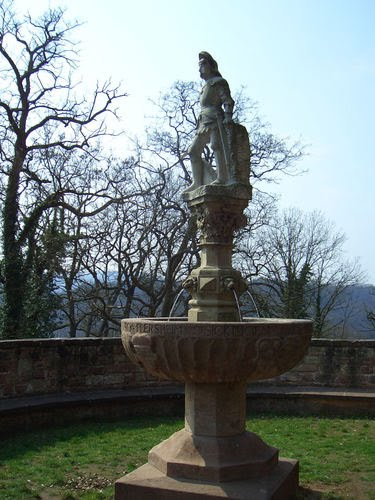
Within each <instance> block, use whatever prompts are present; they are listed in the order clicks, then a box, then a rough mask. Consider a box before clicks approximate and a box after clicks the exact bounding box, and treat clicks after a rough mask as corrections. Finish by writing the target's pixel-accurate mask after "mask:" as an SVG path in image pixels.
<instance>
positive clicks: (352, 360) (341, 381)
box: [263, 339, 375, 390]
mask: <svg viewBox="0 0 375 500" xmlns="http://www.w3.org/2000/svg"><path fill="white" fill-rule="evenodd" d="M266 382H267V383H272V384H275V385H285V384H288V385H302V386H303V385H307V386H315V387H316V386H318V387H322V386H328V387H348V388H362V389H369V390H374V389H375V340H353V341H350V340H329V339H313V340H312V341H311V345H310V348H309V351H308V353H307V355H306V356H305V358H304V359H303V361H302V362H301V363H300V364H299V365H297V366H296V367H295V368H293V369H292V370H290V371H289V372H287V373H284V374H283V375H281V376H280V377H276V378H274V379H270V380H267V381H266ZM263 383H264V382H263Z"/></svg>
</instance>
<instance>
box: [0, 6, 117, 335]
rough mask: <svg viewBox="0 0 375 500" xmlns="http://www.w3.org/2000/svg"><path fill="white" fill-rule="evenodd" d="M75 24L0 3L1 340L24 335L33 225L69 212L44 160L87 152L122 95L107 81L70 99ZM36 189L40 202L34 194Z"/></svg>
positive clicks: (55, 15)
mask: <svg viewBox="0 0 375 500" xmlns="http://www.w3.org/2000/svg"><path fill="white" fill-rule="evenodd" d="M76 27H77V24H69V23H67V22H65V20H64V13H63V11H62V10H61V9H57V10H49V11H48V12H46V13H45V14H44V15H43V16H41V17H40V18H38V19H34V18H31V17H30V16H29V15H26V16H24V17H23V18H21V19H19V18H17V17H16V15H15V14H14V12H13V11H12V2H10V1H4V2H2V4H1V6H0V74H1V78H2V83H3V87H2V88H3V90H2V94H1V98H0V158H1V163H2V165H1V174H2V176H3V178H2V183H3V186H4V196H3V214H2V220H3V232H2V245H3V281H4V300H5V307H4V321H3V323H4V324H3V337H4V338H12V337H17V336H21V335H22V331H21V330H22V321H23V318H24V317H25V303H26V295H27V286H28V280H29V278H30V276H31V274H30V272H31V271H30V269H31V267H30V265H29V262H30V258H31V256H32V254H33V252H30V247H29V244H30V242H34V243H35V242H36V241H37V240H36V238H35V237H34V236H33V235H34V234H35V228H36V227H37V225H38V222H39V221H40V219H41V217H42V216H43V214H45V213H46V211H49V210H51V209H54V208H56V207H59V206H63V207H65V209H67V210H70V209H71V207H70V205H69V202H68V201H67V200H66V194H65V193H64V191H63V190H62V188H61V186H59V185H58V184H57V185H55V184H54V183H53V181H52V180H51V178H50V177H49V176H45V173H46V171H45V170H43V169H42V168H41V165H42V164H44V165H45V161H42V160H46V159H47V158H50V159H51V158H52V155H55V154H56V151H58V150H60V151H65V152H68V151H74V150H81V151H83V152H84V151H89V150H90V147H91V144H92V141H93V140H96V139H98V138H100V137H102V136H104V135H106V134H107V133H108V131H107V129H106V126H105V123H104V117H105V115H107V114H108V113H112V114H114V113H115V109H114V107H113V106H114V102H115V101H116V100H117V99H119V98H122V97H123V96H124V95H125V94H124V93H122V92H121V91H120V90H119V89H118V88H116V87H114V88H113V87H111V84H110V82H106V83H104V84H103V85H101V86H99V85H97V87H96V89H95V90H94V92H93V95H92V97H91V99H90V100H88V99H86V98H78V97H75V96H74V92H75V84H74V82H73V79H72V71H73V69H74V67H75V59H76V56H77V52H76V50H75V46H74V44H73V43H72V41H71V37H70V34H71V32H72V30H74V29H75V28H76ZM46 187H48V189H45V188H46ZM36 191H38V193H39V197H38V198H37V199H35V198H32V194H34V193H35V192H36ZM95 210H97V209H94V211H95ZM72 211H73V212H74V207H73V208H72ZM27 254H29V255H27ZM28 257H29V259H28Z"/></svg>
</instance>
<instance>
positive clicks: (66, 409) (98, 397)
mask: <svg viewBox="0 0 375 500" xmlns="http://www.w3.org/2000/svg"><path fill="white" fill-rule="evenodd" d="M247 409H248V413H249V415H250V416H251V414H257V413H273V414H286V415H294V416H306V415H315V416H318V417H325V416H328V417H332V416H340V417H370V418H373V417H374V416H375V392H370V391H366V390H347V389H343V388H337V387H324V388H322V387H320V388H317V387H302V386H285V387H280V386H269V385H267V386H262V385H260V384H258V385H251V386H249V387H248V390H247ZM183 413H184V388H183V386H172V385H171V386H164V387H138V388H128V389H124V390H113V391H88V392H83V393H59V394H48V395H40V396H29V397H23V398H11V399H4V400H1V401H0V435H9V433H12V432H19V431H21V430H32V429H37V428H40V427H46V426H55V425H66V424H69V423H73V422H82V421H86V420H95V421H97V420H98V419H102V420H108V419H110V420H113V419H117V420H118V419H122V418H127V417H134V416H139V415H147V416H160V415H161V416H170V415H177V416H179V417H181V418H182V417H183Z"/></svg>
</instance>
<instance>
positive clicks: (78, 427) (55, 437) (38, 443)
mask: <svg viewBox="0 0 375 500" xmlns="http://www.w3.org/2000/svg"><path fill="white" fill-rule="evenodd" d="M176 423H180V424H181V426H182V425H183V422H182V420H181V419H178V418H176V417H165V416H163V417H162V416H160V417H159V416H158V417H149V416H147V417H144V416H140V417H136V418H135V417H134V418H127V419H121V420H118V419H115V420H113V421H112V420H103V421H101V422H93V421H86V422H85V421H83V422H80V423H78V424H70V425H61V426H58V425H57V426H56V425H55V426H53V427H46V428H45V429H35V430H32V429H30V430H27V431H24V432H20V433H19V434H17V435H16V436H9V437H4V436H2V437H1V447H0V465H1V462H5V461H6V460H8V459H11V458H16V457H18V456H20V455H23V454H25V453H26V452H38V451H40V450H41V449H43V448H44V447H45V446H51V445H54V444H55V443H56V442H64V441H69V440H71V439H72V438H73V439H74V438H88V437H89V436H90V435H95V436H98V435H99V434H101V433H107V432H110V431H111V430H114V431H117V430H118V429H124V430H125V431H126V430H139V431H140V432H142V431H143V430H144V429H145V428H147V426H159V425H167V426H168V425H173V424H176ZM166 437H167V436H166Z"/></svg>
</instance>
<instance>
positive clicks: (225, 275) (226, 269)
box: [184, 184, 251, 322]
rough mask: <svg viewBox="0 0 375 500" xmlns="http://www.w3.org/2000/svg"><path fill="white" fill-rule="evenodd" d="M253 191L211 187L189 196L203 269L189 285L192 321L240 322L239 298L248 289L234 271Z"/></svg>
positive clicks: (187, 287) (224, 186)
mask: <svg viewBox="0 0 375 500" xmlns="http://www.w3.org/2000/svg"><path fill="white" fill-rule="evenodd" d="M250 198H251V190H250V188H249V187H245V186H242V185H239V184H235V185H207V186H202V187H201V188H199V189H196V190H195V191H193V192H190V193H185V194H184V199H185V201H186V202H187V204H188V206H189V209H190V210H191V212H192V216H193V217H195V218H196V221H197V227H198V231H199V232H200V257H201V263H200V266H199V267H197V268H196V269H194V270H193V271H192V272H191V274H190V276H189V277H188V279H187V280H186V281H185V288H186V289H187V290H188V291H189V292H190V294H191V296H192V299H191V300H190V302H189V305H190V310H189V313H188V320H189V321H229V322H231V321H239V320H240V318H239V312H238V307H237V303H236V295H237V297H239V295H241V294H242V293H243V292H244V291H245V290H246V288H247V285H246V282H245V281H244V280H243V279H242V277H241V273H240V272H239V271H236V270H235V269H233V266H232V250H233V238H234V234H235V232H236V231H237V230H238V229H240V228H242V227H244V226H246V224H247V220H246V216H245V215H244V213H243V211H244V209H245V208H246V207H247V205H248V202H249V199H250Z"/></svg>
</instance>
